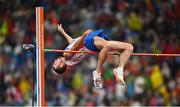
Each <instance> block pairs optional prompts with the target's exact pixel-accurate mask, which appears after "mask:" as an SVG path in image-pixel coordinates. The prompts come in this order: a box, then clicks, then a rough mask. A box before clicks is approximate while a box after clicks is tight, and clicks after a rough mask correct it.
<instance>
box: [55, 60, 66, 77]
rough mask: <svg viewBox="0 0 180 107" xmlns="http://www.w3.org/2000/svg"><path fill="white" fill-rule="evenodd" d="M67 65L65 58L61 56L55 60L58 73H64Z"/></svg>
mask: <svg viewBox="0 0 180 107" xmlns="http://www.w3.org/2000/svg"><path fill="white" fill-rule="evenodd" d="M66 67H67V65H66V64H65V58H64V57H60V58H58V59H56V60H55V61H54V64H53V69H54V71H55V72H56V73H58V74H62V73H64V72H65V71H66Z"/></svg>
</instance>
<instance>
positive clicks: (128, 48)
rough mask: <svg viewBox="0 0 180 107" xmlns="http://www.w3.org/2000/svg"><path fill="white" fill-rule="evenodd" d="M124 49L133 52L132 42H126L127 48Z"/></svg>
mask: <svg viewBox="0 0 180 107" xmlns="http://www.w3.org/2000/svg"><path fill="white" fill-rule="evenodd" d="M126 49H127V50H129V51H131V52H133V50H134V47H133V45H132V44H130V43H128V46H127V48H126Z"/></svg>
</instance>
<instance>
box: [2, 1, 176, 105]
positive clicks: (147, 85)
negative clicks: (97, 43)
mask: <svg viewBox="0 0 180 107" xmlns="http://www.w3.org/2000/svg"><path fill="white" fill-rule="evenodd" d="M34 6H35V3H34V2H33V0H0V106H5V105H31V101H32V92H33V89H32V85H33V59H32V58H33V56H32V55H31V54H28V53H26V52H24V51H23V50H22V44H23V43H35V7H34ZM44 6H45V47H46V48H53V49H64V48H65V46H66V45H67V42H66V41H65V39H64V38H62V36H61V35H60V33H59V32H58V31H57V28H56V24H57V23H61V24H62V25H63V27H64V29H65V30H66V31H67V32H68V34H70V35H71V36H72V37H78V36H80V35H81V34H82V32H83V31H84V30H85V29H89V28H90V29H98V28H103V29H105V30H106V32H107V33H108V35H109V37H110V38H111V39H112V40H118V41H124V42H130V43H132V44H133V46H134V47H135V50H134V52H148V53H180V20H179V19H180V1H178V0H86V1H85V0H45V3H44ZM59 55H61V54H60V53H46V54H45V81H46V101H47V105H66V106H67V105H86V106H91V105H96V106H98V105H101V106H103V105H104V106H110V105H154V106H157V105H172V106H175V105H176V106H177V105H180V102H179V101H180V96H179V95H180V58H179V57H176V58H172V57H143V56H140V57H131V59H130V60H129V62H128V63H127V65H126V67H125V81H126V85H125V86H121V85H119V84H118V83H116V81H115V79H114V76H113V73H112V69H113V68H114V67H116V64H117V61H118V60H117V56H108V61H107V62H106V63H105V64H104V72H103V80H104V88H103V89H101V90H99V89H95V88H94V86H93V84H92V83H93V82H92V75H91V72H92V71H93V70H94V69H95V67H96V63H97V56H95V55H89V56H88V57H87V58H86V59H85V60H83V61H82V62H81V63H80V64H78V65H77V66H74V67H73V68H72V69H68V71H67V72H66V73H65V74H63V75H58V74H56V73H55V72H53V70H52V63H53V60H54V59H55V58H57V56H59Z"/></svg>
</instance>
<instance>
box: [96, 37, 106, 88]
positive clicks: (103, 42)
mask: <svg viewBox="0 0 180 107" xmlns="http://www.w3.org/2000/svg"><path fill="white" fill-rule="evenodd" d="M94 44H95V46H96V47H97V48H99V49H100V52H99V56H98V63H97V68H96V70H95V71H93V80H94V85H95V87H96V88H101V87H102V80H101V72H102V66H103V63H104V62H105V60H106V57H107V53H108V51H109V48H108V47H107V45H106V44H107V41H106V40H104V39H102V38H100V37H94Z"/></svg>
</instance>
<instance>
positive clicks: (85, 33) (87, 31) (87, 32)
mask: <svg viewBox="0 0 180 107" xmlns="http://www.w3.org/2000/svg"><path fill="white" fill-rule="evenodd" d="M91 32H92V30H91V29H88V30H86V31H85V32H84V35H89V34H90V33H91Z"/></svg>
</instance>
